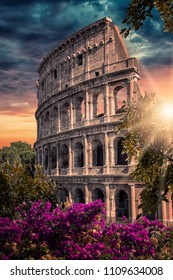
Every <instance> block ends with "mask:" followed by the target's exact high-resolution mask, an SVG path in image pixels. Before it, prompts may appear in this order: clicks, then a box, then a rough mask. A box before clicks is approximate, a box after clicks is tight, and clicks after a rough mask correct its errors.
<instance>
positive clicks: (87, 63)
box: [85, 41, 90, 80]
mask: <svg viewBox="0 0 173 280" xmlns="http://www.w3.org/2000/svg"><path fill="white" fill-rule="evenodd" d="M88 47H89V41H88V42H87V43H86V51H87V48H88ZM89 59H90V55H89V54H88V52H86V53H85V79H86V80H88V79H90V60H89Z"/></svg>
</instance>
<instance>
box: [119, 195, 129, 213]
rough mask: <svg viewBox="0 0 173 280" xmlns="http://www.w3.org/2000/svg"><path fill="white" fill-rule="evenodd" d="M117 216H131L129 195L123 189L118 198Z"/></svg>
mask: <svg viewBox="0 0 173 280" xmlns="http://www.w3.org/2000/svg"><path fill="white" fill-rule="evenodd" d="M117 200H118V201H117V203H118V205H117V217H119V218H120V217H121V218H122V217H123V216H126V217H127V218H128V217H129V210H128V196H127V194H126V192H125V191H123V190H121V191H120V192H119V195H118V199H117Z"/></svg>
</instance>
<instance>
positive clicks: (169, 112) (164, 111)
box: [159, 102, 173, 123]
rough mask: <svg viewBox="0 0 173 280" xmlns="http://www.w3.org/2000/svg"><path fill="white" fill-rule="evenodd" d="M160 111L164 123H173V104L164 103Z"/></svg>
mask: <svg viewBox="0 0 173 280" xmlns="http://www.w3.org/2000/svg"><path fill="white" fill-rule="evenodd" d="M159 111H160V112H159V115H160V118H161V120H162V121H164V122H165V121H166V122H167V123H170V122H171V123H172V122H173V103H168V102H166V103H163V104H162V105H161V107H160V110H159Z"/></svg>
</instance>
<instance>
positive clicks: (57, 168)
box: [56, 143, 59, 175]
mask: <svg viewBox="0 0 173 280" xmlns="http://www.w3.org/2000/svg"><path fill="white" fill-rule="evenodd" d="M56 147H57V148H56V152H57V155H56V156H57V161H56V175H59V145H58V143H57V145H56Z"/></svg>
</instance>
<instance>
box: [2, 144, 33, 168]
mask: <svg viewBox="0 0 173 280" xmlns="http://www.w3.org/2000/svg"><path fill="white" fill-rule="evenodd" d="M6 163H9V164H14V165H23V166H27V168H28V170H30V172H31V173H32V172H33V171H34V164H35V151H34V149H33V148H32V147H31V145H30V144H28V143H26V142H21V141H17V142H13V143H11V144H10V147H3V148H2V149H0V164H1V165H3V164H6Z"/></svg>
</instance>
